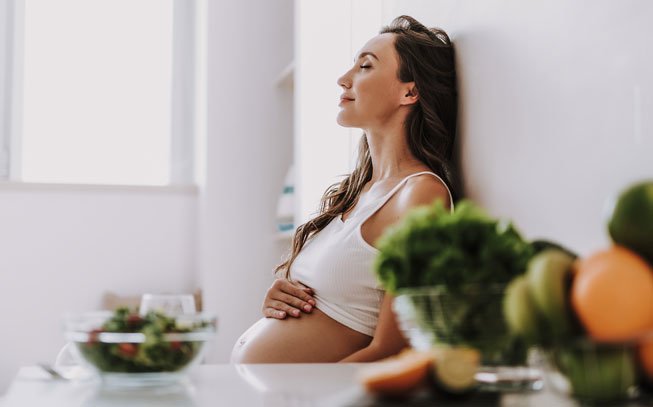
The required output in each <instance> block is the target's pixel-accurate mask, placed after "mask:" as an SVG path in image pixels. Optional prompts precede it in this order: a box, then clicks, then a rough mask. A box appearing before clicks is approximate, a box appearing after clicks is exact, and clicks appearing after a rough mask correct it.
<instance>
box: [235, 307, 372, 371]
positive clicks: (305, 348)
mask: <svg viewBox="0 0 653 407" xmlns="http://www.w3.org/2000/svg"><path fill="white" fill-rule="evenodd" d="M371 340H372V338H371V337H370V336H367V335H365V334H362V333H360V332H358V331H354V330H353V329H351V328H348V327H346V326H344V325H342V324H341V323H339V322H337V321H335V320H333V319H331V318H330V317H329V316H327V315H326V314H324V313H323V312H321V311H320V310H318V309H313V311H312V312H311V313H310V314H301V317H300V318H291V317H287V318H286V319H282V320H279V319H274V318H262V319H260V320H259V321H258V322H256V323H255V324H254V325H252V326H251V327H250V328H249V329H248V330H247V331H245V333H244V334H243V335H242V336H241V337H240V338H239V339H238V341H237V342H236V345H235V346H234V349H233V351H232V354H231V361H232V363H327V362H337V361H339V360H341V359H343V358H345V357H347V356H348V355H351V354H352V353H354V352H356V351H357V350H360V349H362V348H364V347H365V346H367V345H368V344H369V343H370V341H371Z"/></svg>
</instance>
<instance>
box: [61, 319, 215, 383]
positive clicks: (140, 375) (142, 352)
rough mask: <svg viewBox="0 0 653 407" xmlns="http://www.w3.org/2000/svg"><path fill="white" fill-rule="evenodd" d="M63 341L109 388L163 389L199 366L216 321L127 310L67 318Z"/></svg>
mask: <svg viewBox="0 0 653 407" xmlns="http://www.w3.org/2000/svg"><path fill="white" fill-rule="evenodd" d="M64 326H65V337H66V340H68V341H69V342H70V343H72V344H74V347H73V348H74V352H75V355H76V357H77V359H78V360H80V361H81V362H82V364H84V365H85V366H86V367H88V368H90V369H91V370H93V371H94V372H96V373H97V374H98V375H99V376H100V377H101V378H102V380H103V381H104V382H106V383H107V384H115V385H124V386H142V385H159V384H167V383H171V382H176V381H179V380H180V379H182V378H183V377H184V376H185V374H186V373H187V372H188V370H189V369H190V368H191V367H192V366H194V365H195V364H197V363H199V362H200V361H201V359H202V355H203V354H204V352H205V351H206V342H208V341H209V340H210V339H211V338H212V337H213V336H214V334H215V330H216V320H215V318H213V317H211V316H207V315H204V314H184V315H178V316H174V317H172V316H167V315H165V314H162V313H159V312H149V313H148V314H147V315H143V316H141V315H138V314H137V313H134V312H130V311H129V310H128V309H125V308H123V309H119V310H117V311H116V312H115V313H114V312H109V311H106V312H104V311H101V312H90V313H83V314H78V315H68V316H67V317H66V318H65V322H64Z"/></svg>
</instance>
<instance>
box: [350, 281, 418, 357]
mask: <svg viewBox="0 0 653 407" xmlns="http://www.w3.org/2000/svg"><path fill="white" fill-rule="evenodd" d="M393 299H394V296H392V295H390V294H388V293H386V294H385V296H384V297H383V302H382V303H381V310H380V312H379V321H378V323H377V325H376V330H375V331H374V338H373V339H372V342H370V344H369V345H368V346H367V347H365V348H363V349H361V350H359V351H358V352H355V353H352V354H351V355H349V356H347V357H346V358H344V359H342V360H341V361H340V362H342V363H355V362H374V361H375V360H379V359H383V358H385V357H388V356H391V355H394V354H397V353H399V351H401V350H402V349H403V348H405V347H407V346H408V342H406V339H405V338H404V337H403V335H402V333H401V331H400V330H399V326H398V324H397V320H396V318H395V315H394V312H393V311H392V301H393Z"/></svg>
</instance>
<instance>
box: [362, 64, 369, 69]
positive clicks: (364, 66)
mask: <svg viewBox="0 0 653 407" xmlns="http://www.w3.org/2000/svg"><path fill="white" fill-rule="evenodd" d="M360 67H361V69H365V68H371V67H372V65H361V66H360Z"/></svg>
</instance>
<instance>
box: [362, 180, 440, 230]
mask: <svg viewBox="0 0 653 407" xmlns="http://www.w3.org/2000/svg"><path fill="white" fill-rule="evenodd" d="M424 174H430V175H433V176H434V177H435V178H437V179H438V180H440V182H441V183H442V184H443V185H444V187H445V188H446V189H447V192H448V193H449V204H450V205H451V210H452V211H453V196H452V195H451V190H450V189H449V186H448V185H447V183H446V182H444V180H443V179H442V178H440V176H438V174H436V173H434V172H431V171H421V172H416V173H414V174H410V175H408V176H407V177H405V178H403V179H402V180H401V181H399V182H398V183H397V185H395V186H394V187H393V188H392V189H391V190H390V192H388V193H387V194H385V195H384V196H383V197H381V199H379V201H378V203H377V204H376V205H374V206H372V210H371V211H367V213H366V214H365V216H364V219H363V222H365V221H366V220H367V219H368V218H369V217H371V216H372V215H373V214H375V213H376V212H377V211H378V210H379V209H381V207H382V206H383V205H385V204H386V203H387V202H388V201H389V200H390V198H392V197H393V196H394V194H396V193H397V191H399V189H400V188H401V187H402V186H404V184H406V182H407V181H408V180H409V179H411V178H413V177H417V176H418V175H424Z"/></svg>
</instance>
